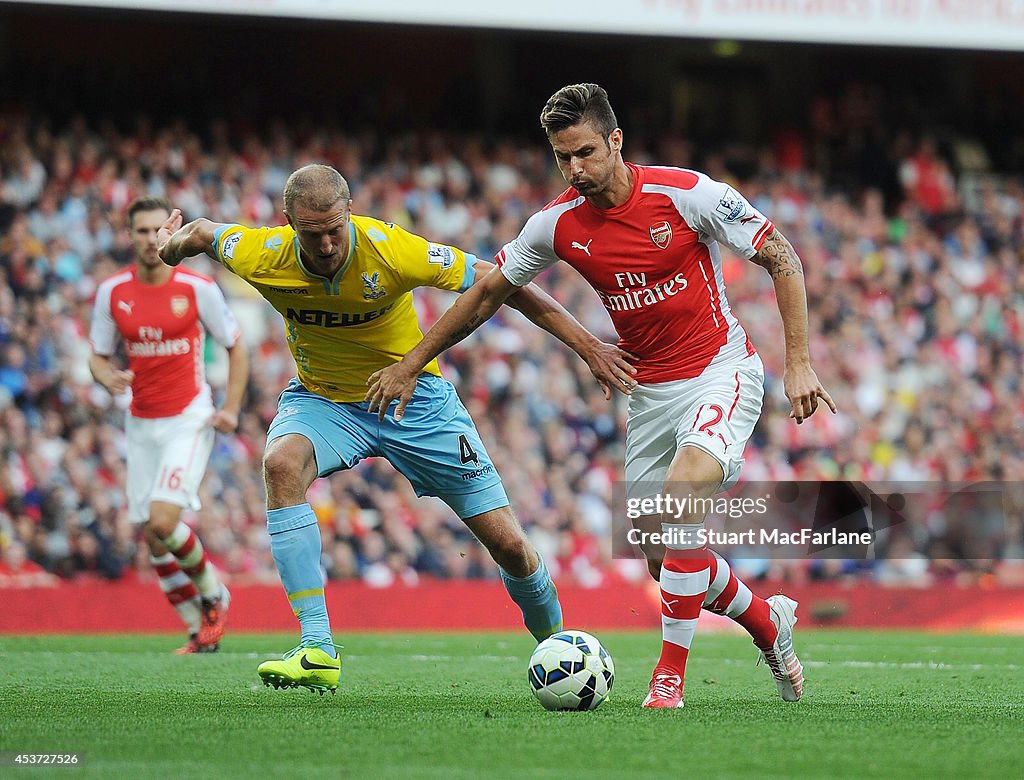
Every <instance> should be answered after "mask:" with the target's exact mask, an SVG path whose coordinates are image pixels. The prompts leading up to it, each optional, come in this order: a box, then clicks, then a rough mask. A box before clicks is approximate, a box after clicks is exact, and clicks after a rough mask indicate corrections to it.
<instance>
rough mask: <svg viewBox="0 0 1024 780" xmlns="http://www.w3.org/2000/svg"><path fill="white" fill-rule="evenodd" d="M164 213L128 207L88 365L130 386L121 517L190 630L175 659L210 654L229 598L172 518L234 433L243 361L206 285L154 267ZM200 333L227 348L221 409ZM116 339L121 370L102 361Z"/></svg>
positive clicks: (234, 332)
mask: <svg viewBox="0 0 1024 780" xmlns="http://www.w3.org/2000/svg"><path fill="white" fill-rule="evenodd" d="M170 211H171V209H170V206H169V204H168V203H167V202H166V201H164V200H162V199H159V198H143V199H139V200H136V201H135V202H134V203H132V204H131V206H129V208H128V230H129V233H130V235H131V241H132V247H133V249H134V251H135V264H134V265H133V266H132V267H131V268H128V269H126V270H124V271H121V272H120V273H117V274H115V275H114V276H112V277H110V278H109V279H107V280H106V281H104V282H103V283H101V284H100V286H99V288H98V290H97V292H96V302H95V305H94V307H93V318H92V328H91V330H90V333H89V338H90V341H91V342H92V355H91V356H90V358H89V369H90V370H91V371H92V375H93V377H94V378H95V379H96V381H97V382H99V383H100V384H101V385H103V386H104V387H105V388H107V390H109V391H110V392H111V393H112V394H114V395H119V394H121V393H123V392H125V391H127V390H128V389H130V390H131V393H132V397H131V405H130V407H129V410H128V415H127V421H126V424H125V433H126V439H127V464H128V484H127V486H126V488H127V494H128V517H129V519H130V520H131V521H132V522H136V523H145V535H146V542H147V543H148V545H149V551H150V561H151V562H152V563H153V567H154V568H155V569H156V572H157V575H158V576H159V578H160V587H161V588H162V590H163V592H164V594H165V595H166V596H167V599H168V601H170V602H171V604H172V605H173V606H174V608H175V609H176V610H177V611H178V614H179V615H180V616H181V618H182V620H183V622H184V623H185V625H186V626H187V627H188V630H189V635H190V636H189V641H188V643H187V644H185V646H184V647H182V648H181V649H180V650H179V652H181V653H203V652H213V651H215V650H217V648H218V646H219V643H220V638H221V636H222V635H223V633H224V621H225V619H226V616H227V608H228V604H229V602H230V598H231V597H230V594H229V593H228V590H227V588H226V587H224V585H223V583H221V581H220V580H219V578H218V577H217V573H216V571H215V570H214V567H213V565H212V564H211V563H210V562H209V557H208V555H207V553H206V551H205V550H204V549H203V545H202V542H201V541H200V540H199V537H198V536H197V535H196V533H195V531H193V530H192V529H191V528H190V527H189V526H188V524H186V523H185V522H183V521H182V519H181V512H182V509H184V508H185V507H190V508H192V509H198V508H199V499H198V491H199V484H200V482H202V479H203V473H204V472H205V471H206V464H207V461H208V460H209V457H210V452H211V450H212V448H213V438H214V430H218V431H221V432H223V433H232V432H234V431H235V429H236V428H237V427H238V411H239V409H240V407H241V404H242V395H243V393H244V391H245V385H246V382H247V381H248V377H249V357H248V353H247V352H246V349H245V346H244V345H243V344H242V342H241V339H240V336H241V333H240V331H239V328H238V324H237V323H236V322H235V318H234V317H233V316H232V314H231V310H230V309H228V306H227V303H226V302H225V300H224V295H223V293H221V291H220V288H219V287H217V285H216V284H215V283H214V281H213V280H212V279H209V278H207V277H205V276H203V275H201V274H198V273H195V272H194V271H190V270H188V269H186V268H171V267H170V266H168V265H164V263H163V261H162V260H161V259H160V256H159V255H158V254H157V249H156V234H157V230H159V228H160V226H161V225H162V224H163V223H164V222H165V221H166V220H167V218H168V216H169V214H170ZM206 334H209V335H211V336H212V337H213V338H214V339H215V340H216V341H217V342H218V343H220V344H222V345H223V346H224V347H226V348H227V350H228V384H227V391H226V395H225V399H224V404H223V406H222V407H221V408H220V409H219V410H215V409H214V406H213V400H212V397H211V391H210V386H209V385H208V384H207V383H206V376H205V371H204V365H203V345H204V341H205V338H206ZM119 339H120V340H122V341H123V342H124V347H125V353H126V355H127V360H128V367H127V368H126V369H122V368H118V367H117V366H116V365H115V364H114V361H113V360H112V357H113V355H114V352H115V350H116V347H117V342H118V340H119Z"/></svg>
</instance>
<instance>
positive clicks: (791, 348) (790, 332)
mask: <svg viewBox="0 0 1024 780" xmlns="http://www.w3.org/2000/svg"><path fill="white" fill-rule="evenodd" d="M750 260H751V262H753V263H756V264H757V265H759V266H761V267H762V268H764V269H765V270H767V271H768V273H769V274H770V275H771V277H772V282H773V283H774V285H775V298H776V301H777V303H778V305H779V314H780V315H782V329H783V331H784V333H785V337H786V369H785V373H784V374H783V380H782V382H783V386H784V387H785V390H786V398H788V399H789V402H790V404H791V405H792V407H793V409H792V411H791V412H790V415H789V416H790V417H792V418H793V419H795V420H796V421H797V423H798V424H799V423H802V422H803V421H804V420H805V419H806V418H808V417H810V416H811V415H812V414H814V412H815V410H816V409H817V408H818V399H819V398H820V399H821V400H823V401H824V402H825V403H826V404H828V407H829V409H831V410H832V413H833V414H835V412H836V405H835V403H834V402H833V401H832V396H830V395H829V394H828V391H827V390H826V389H825V388H824V386H823V385H822V384H821V382H820V381H819V380H818V375H817V374H816V373H814V369H813V368H811V356H810V350H809V348H808V345H807V293H806V291H805V290H804V269H803V265H802V264H801V262H800V258H799V257H797V254H796V250H795V249H793V245H792V244H790V243H789V241H788V240H787V239H786V237H785V236H784V235H782V233H780V232H779V230H778V229H777V228H774V229H772V232H771V233H769V234H768V236H767V237H766V238H765V240H764V243H763V244H762V245H761V248H760V249H759V250H758V252H757V254H756V255H754V256H753V257H752V258H751V259H750Z"/></svg>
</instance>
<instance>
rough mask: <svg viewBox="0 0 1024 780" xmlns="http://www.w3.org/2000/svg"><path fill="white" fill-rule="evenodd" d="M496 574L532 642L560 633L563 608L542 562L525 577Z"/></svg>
mask: <svg viewBox="0 0 1024 780" xmlns="http://www.w3.org/2000/svg"><path fill="white" fill-rule="evenodd" d="M538 557H539V556H538ZM498 570H499V571H500V572H501V581H502V582H504V583H505V590H507V591H508V595H509V596H511V597H512V600H513V601H514V602H515V603H516V604H518V605H519V608H520V609H521V610H522V611H523V622H524V623H525V624H526V627H527V629H529V631H530V633H531V634H533V637H534V639H536V640H537V641H538V642H540V641H542V640H544V639H547V638H548V637H549V636H551V635H552V634H555V633H557V632H559V631H561V630H562V605H561V604H559V603H558V590H557V589H556V588H555V583H554V582H552V580H551V575H550V574H548V567H547V566H545V565H544V559H543V558H541V559H540V564H539V565H538V566H537V570H536V571H535V572H534V573H533V574H531V575H529V576H528V577H513V576H512V575H511V574H509V573H508V572H507V571H505V570H504V569H501V568H499V569H498Z"/></svg>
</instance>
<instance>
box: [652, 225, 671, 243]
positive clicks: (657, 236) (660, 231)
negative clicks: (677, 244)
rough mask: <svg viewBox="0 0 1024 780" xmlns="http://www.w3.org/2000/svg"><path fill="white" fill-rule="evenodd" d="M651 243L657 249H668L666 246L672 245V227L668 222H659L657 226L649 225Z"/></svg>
mask: <svg viewBox="0 0 1024 780" xmlns="http://www.w3.org/2000/svg"><path fill="white" fill-rule="evenodd" d="M650 231H651V241H653V242H654V245H655V246H656V247H658V249H668V245H669V244H671V243H672V226H671V225H670V224H668V222H659V223H658V224H657V225H651V228H650Z"/></svg>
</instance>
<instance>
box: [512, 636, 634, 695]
mask: <svg viewBox="0 0 1024 780" xmlns="http://www.w3.org/2000/svg"><path fill="white" fill-rule="evenodd" d="M527 674H528V676H529V679H530V690H531V691H533V695H534V696H535V697H537V701H539V702H540V703H541V706H543V707H544V709H546V710H596V709H597V708H598V707H600V706H601V704H603V703H604V700H605V699H607V698H608V694H609V693H611V690H612V685H613V684H614V682H615V664H614V663H613V662H612V657H611V656H610V655H609V654H608V651H607V650H605V649H604V647H603V646H602V645H601V643H600V642H599V641H598V640H597V637H595V636H592V635H591V634H587V633H585V632H583V631H559V632H558V633H557V634H553V635H551V636H549V637H548V638H547V639H545V640H544V641H543V642H541V643H540V644H539V645H537V648H536V649H535V650H534V651H533V655H531V656H530V668H529V671H528V672H527Z"/></svg>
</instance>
